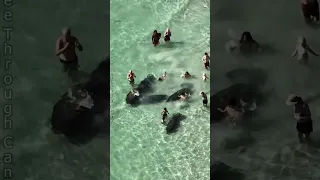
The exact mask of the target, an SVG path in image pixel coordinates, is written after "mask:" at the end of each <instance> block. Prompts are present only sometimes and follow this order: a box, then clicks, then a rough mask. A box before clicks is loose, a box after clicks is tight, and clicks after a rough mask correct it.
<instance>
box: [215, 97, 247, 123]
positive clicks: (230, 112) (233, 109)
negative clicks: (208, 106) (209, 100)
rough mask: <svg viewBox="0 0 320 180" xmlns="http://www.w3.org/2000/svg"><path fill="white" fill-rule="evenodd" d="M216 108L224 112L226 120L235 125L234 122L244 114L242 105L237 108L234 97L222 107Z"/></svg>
mask: <svg viewBox="0 0 320 180" xmlns="http://www.w3.org/2000/svg"><path fill="white" fill-rule="evenodd" d="M217 110H218V111H220V112H226V113H227V120H228V121H229V122H230V123H231V124H233V126H236V122H238V121H240V120H241V119H242V117H243V114H244V109H243V108H242V107H240V108H239V106H238V104H237V99H236V98H231V99H230V100H229V103H228V105H227V106H226V107H225V108H224V109H221V108H218V109H217Z"/></svg>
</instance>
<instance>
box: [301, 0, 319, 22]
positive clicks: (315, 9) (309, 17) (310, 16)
mask: <svg viewBox="0 0 320 180" xmlns="http://www.w3.org/2000/svg"><path fill="white" fill-rule="evenodd" d="M300 4H301V10H302V13H303V17H304V19H305V21H306V22H307V23H310V22H312V21H315V22H317V23H319V3H318V1H317V0H300Z"/></svg>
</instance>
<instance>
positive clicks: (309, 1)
mask: <svg viewBox="0 0 320 180" xmlns="http://www.w3.org/2000/svg"><path fill="white" fill-rule="evenodd" d="M300 2H301V10H302V12H303V16H304V19H305V21H306V22H307V23H308V24H310V23H314V22H315V23H318V24H319V4H318V2H317V0H301V1H300ZM237 48H238V49H239V51H240V52H241V53H255V52H260V51H261V47H260V45H259V43H258V42H257V41H255V40H254V38H253V37H252V35H251V33H250V32H248V31H245V32H243V33H242V34H241V37H240V38H239V39H237V38H235V39H234V40H231V41H229V42H227V44H226V49H227V51H228V52H233V51H234V50H235V49H237ZM309 53H310V54H312V55H314V56H319V54H318V53H316V52H315V51H314V50H313V49H312V48H311V47H310V46H309V45H308V43H307V40H306V38H305V37H303V36H299V37H298V38H297V44H296V47H295V49H294V51H293V53H292V57H296V58H297V60H298V61H299V63H300V64H302V65H308V62H309ZM286 104H287V105H293V116H294V118H295V119H296V121H297V124H296V129H297V132H298V137H299V140H300V141H301V142H302V141H303V140H310V133H311V132H312V131H313V125H312V118H311V112H310V109H309V106H308V104H307V103H306V102H305V101H303V99H302V98H301V97H300V96H299V95H290V96H289V97H288V100H287V101H286ZM246 105H247V103H245V102H244V101H242V100H241V99H240V102H239V100H237V99H236V98H230V100H229V101H228V105H227V106H226V107H225V108H224V109H220V108H218V109H217V110H218V111H220V112H226V117H227V120H229V122H230V123H231V124H233V125H234V126H235V125H236V123H237V122H239V121H241V119H242V118H243V115H244V113H245V109H247V108H245V106H246ZM255 108H256V104H255V102H253V103H252V105H251V107H250V108H249V110H254V109H255Z"/></svg>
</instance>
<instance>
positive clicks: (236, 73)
mask: <svg viewBox="0 0 320 180" xmlns="http://www.w3.org/2000/svg"><path fill="white" fill-rule="evenodd" d="M226 77H227V78H228V79H229V80H230V81H231V82H232V83H245V84H252V85H255V86H260V87H261V86H263V85H264V84H265V83H266V81H267V73H266V72H265V70H263V69H259V68H236V69H234V70H231V71H228V72H227V73H226Z"/></svg>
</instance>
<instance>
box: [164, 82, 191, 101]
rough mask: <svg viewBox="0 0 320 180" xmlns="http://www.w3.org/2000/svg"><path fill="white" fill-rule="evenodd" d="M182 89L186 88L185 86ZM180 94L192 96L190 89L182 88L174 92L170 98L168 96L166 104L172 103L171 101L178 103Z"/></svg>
mask: <svg viewBox="0 0 320 180" xmlns="http://www.w3.org/2000/svg"><path fill="white" fill-rule="evenodd" d="M183 87H186V85H184V86H183ZM182 93H186V94H192V93H193V90H192V89H191V88H189V87H188V88H182V89H180V90H178V91H176V92H175V93H173V94H172V95H171V96H169V98H168V100H167V102H172V101H178V100H179V99H180V98H179V95H180V94H182Z"/></svg>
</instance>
